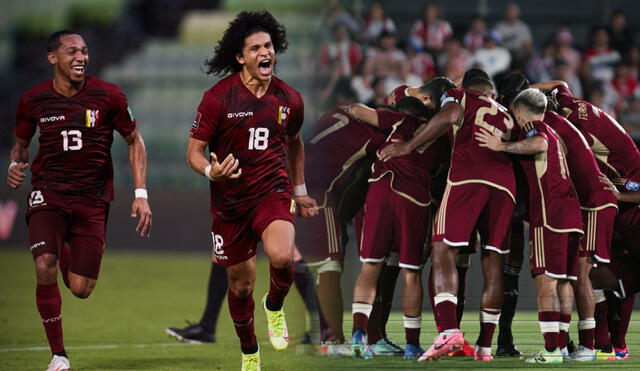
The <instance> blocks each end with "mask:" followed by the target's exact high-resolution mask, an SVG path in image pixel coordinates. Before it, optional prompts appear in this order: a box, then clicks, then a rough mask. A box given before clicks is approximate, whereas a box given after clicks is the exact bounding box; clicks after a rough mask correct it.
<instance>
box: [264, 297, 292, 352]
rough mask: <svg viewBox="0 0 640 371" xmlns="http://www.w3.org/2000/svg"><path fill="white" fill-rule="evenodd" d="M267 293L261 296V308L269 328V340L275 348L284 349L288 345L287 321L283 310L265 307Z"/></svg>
mask: <svg viewBox="0 0 640 371" xmlns="http://www.w3.org/2000/svg"><path fill="white" fill-rule="evenodd" d="M267 295H268V294H265V295H264V297H263V298H262V308H264V312H265V313H266V315H267V329H268V330H269V340H270V341H271V345H273V347H274V348H275V350H285V349H287V346H289V331H288V330H287V321H286V320H285V318H284V310H283V309H282V308H281V309H280V310H277V311H270V310H269V309H267Z"/></svg>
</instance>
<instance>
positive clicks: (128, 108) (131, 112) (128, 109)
mask: <svg viewBox="0 0 640 371" xmlns="http://www.w3.org/2000/svg"><path fill="white" fill-rule="evenodd" d="M127 112H129V118H130V119H131V121H133V120H134V116H133V111H132V110H131V107H129V106H127Z"/></svg>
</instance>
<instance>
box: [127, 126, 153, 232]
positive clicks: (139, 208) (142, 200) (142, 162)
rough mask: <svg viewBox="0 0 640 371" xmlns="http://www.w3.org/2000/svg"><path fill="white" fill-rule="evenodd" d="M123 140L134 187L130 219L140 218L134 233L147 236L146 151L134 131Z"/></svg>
mask: <svg viewBox="0 0 640 371" xmlns="http://www.w3.org/2000/svg"><path fill="white" fill-rule="evenodd" d="M124 140H125V141H126V142H127V144H128V149H129V164H130V165H131V175H132V176H133V185H134V187H135V199H134V200H133V205H131V217H132V218H136V217H138V216H140V220H139V221H138V225H137V226H136V232H138V233H140V236H149V234H150V233H151V208H150V207H149V201H148V196H147V150H146V149H145V146H144V140H143V139H142V135H141V134H140V132H139V131H138V129H135V130H134V131H133V132H132V133H131V134H129V135H127V136H126V137H125V138H124Z"/></svg>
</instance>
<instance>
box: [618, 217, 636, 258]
mask: <svg viewBox="0 0 640 371" xmlns="http://www.w3.org/2000/svg"><path fill="white" fill-rule="evenodd" d="M614 232H615V234H616V235H617V236H618V237H620V240H621V243H623V244H624V248H625V249H626V250H627V251H629V253H631V256H632V257H633V259H635V260H636V261H640V206H633V207H631V208H629V209H627V210H623V211H621V212H620V213H619V214H618V216H617V217H616V223H615V227H614Z"/></svg>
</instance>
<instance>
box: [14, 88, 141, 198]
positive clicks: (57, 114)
mask: <svg viewBox="0 0 640 371" xmlns="http://www.w3.org/2000/svg"><path fill="white" fill-rule="evenodd" d="M36 128H38V129H39V130H40V135H39V136H38V142H39V147H38V154H37V155H36V157H35V159H34V160H33V163H32V164H31V173H32V178H31V184H32V185H33V187H34V188H36V187H37V188H43V189H49V190H52V191H56V192H61V193H67V194H73V195H86V196H92V197H99V198H102V199H104V200H105V201H112V200H113V164H112V161H111V143H112V142H113V130H114V129H115V130H117V131H118V132H119V133H120V134H121V135H122V136H123V137H125V136H128V135H129V134H131V133H132V132H133V131H134V130H135V128H136V121H135V120H134V118H133V114H132V113H131V110H130V109H129V106H128V104H127V98H126V97H125V95H124V94H123V93H122V91H121V90H120V88H118V87H117V86H116V85H114V84H110V83H108V82H106V81H102V80H100V79H98V78H96V77H93V76H87V77H86V80H85V83H84V86H83V87H82V89H81V90H80V91H79V92H78V93H77V94H76V95H74V96H72V97H65V96H63V95H61V94H60V93H58V92H57V91H55V90H54V88H53V80H49V81H46V82H44V83H42V84H40V85H38V86H36V87H35V88H33V89H31V90H29V91H28V92H26V93H25V94H24V95H23V96H22V98H21V99H20V103H19V105H18V111H17V116H16V127H15V133H16V137H18V138H20V139H22V140H27V141H28V140H31V138H32V137H33V135H34V134H35V132H36Z"/></svg>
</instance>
